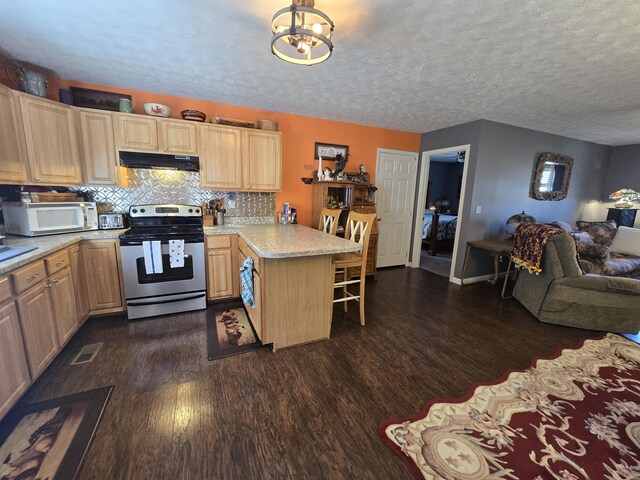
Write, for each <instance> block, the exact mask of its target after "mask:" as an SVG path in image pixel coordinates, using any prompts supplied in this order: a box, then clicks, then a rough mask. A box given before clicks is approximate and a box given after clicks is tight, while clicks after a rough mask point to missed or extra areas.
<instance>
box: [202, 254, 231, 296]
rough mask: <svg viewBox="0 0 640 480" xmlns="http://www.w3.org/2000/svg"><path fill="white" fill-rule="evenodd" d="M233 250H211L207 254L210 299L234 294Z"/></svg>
mask: <svg viewBox="0 0 640 480" xmlns="http://www.w3.org/2000/svg"><path fill="white" fill-rule="evenodd" d="M232 271H233V266H232V260H231V250H230V249H229V250H209V252H208V254H207V276H208V280H209V288H208V293H209V299H210V300H214V299H217V298H225V297H231V296H232V295H233V277H232Z"/></svg>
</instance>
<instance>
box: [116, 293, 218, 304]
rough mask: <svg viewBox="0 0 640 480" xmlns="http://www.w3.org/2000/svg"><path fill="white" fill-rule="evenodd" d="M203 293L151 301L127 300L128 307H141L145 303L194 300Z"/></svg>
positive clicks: (202, 295)
mask: <svg viewBox="0 0 640 480" xmlns="http://www.w3.org/2000/svg"><path fill="white" fill-rule="evenodd" d="M204 296H205V294H204V293H200V294H198V295H192V296H190V297H184V298H172V299H171V300H160V301H157V300H156V301H152V302H127V306H128V307H143V306H145V305H162V304H163V303H175V302H184V301H186V300H195V299H196V298H202V297H204Z"/></svg>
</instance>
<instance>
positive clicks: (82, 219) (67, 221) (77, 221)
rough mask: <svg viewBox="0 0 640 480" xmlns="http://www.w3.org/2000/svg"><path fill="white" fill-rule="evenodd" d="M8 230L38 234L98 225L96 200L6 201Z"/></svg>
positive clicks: (4, 209)
mask: <svg viewBox="0 0 640 480" xmlns="http://www.w3.org/2000/svg"><path fill="white" fill-rule="evenodd" d="M2 214H3V216H4V226H5V231H6V232H7V233H13V234H16V235H25V236H27V237H35V236H37V235H53V234H56V233H68V232H80V231H83V230H96V229H97V228H98V212H97V209H96V204H95V203H93V202H36V203H22V202H7V203H3V204H2Z"/></svg>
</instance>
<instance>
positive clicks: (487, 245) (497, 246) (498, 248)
mask: <svg viewBox="0 0 640 480" xmlns="http://www.w3.org/2000/svg"><path fill="white" fill-rule="evenodd" d="M472 247H473V248H477V249H480V250H486V251H488V252H492V253H493V267H494V274H493V278H492V279H491V280H489V282H490V283H491V284H492V285H495V284H496V283H497V282H498V279H499V278H500V260H501V259H502V258H503V257H509V265H508V266H507V273H506V275H505V277H504V283H503V285H502V298H503V299H506V298H511V297H510V296H509V297H505V292H506V290H507V283H508V281H509V274H510V273H511V265H512V264H513V259H512V258H511V252H513V242H507V241H499V240H471V241H469V242H467V252H466V253H465V255H464V264H463V267H462V277H461V278H460V284H461V285H463V286H464V274H465V273H466V271H467V263H468V261H469V252H470V251H471V248H472ZM516 275H517V270H516Z"/></svg>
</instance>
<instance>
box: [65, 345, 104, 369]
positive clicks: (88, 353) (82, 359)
mask: <svg viewBox="0 0 640 480" xmlns="http://www.w3.org/2000/svg"><path fill="white" fill-rule="evenodd" d="M100 347H102V343H92V344H91V345H85V346H84V347H82V349H81V350H80V352H79V353H78V355H76V358H74V359H73V361H72V362H71V363H70V364H69V365H80V364H81V363H89V362H91V361H92V360H93V359H94V358H95V356H96V354H97V353H98V350H100Z"/></svg>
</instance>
